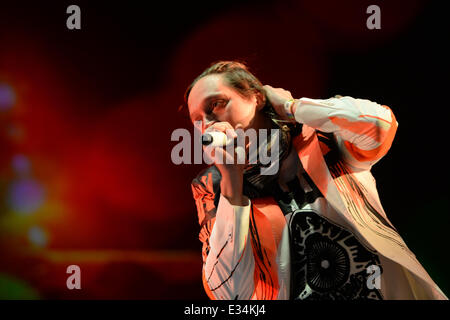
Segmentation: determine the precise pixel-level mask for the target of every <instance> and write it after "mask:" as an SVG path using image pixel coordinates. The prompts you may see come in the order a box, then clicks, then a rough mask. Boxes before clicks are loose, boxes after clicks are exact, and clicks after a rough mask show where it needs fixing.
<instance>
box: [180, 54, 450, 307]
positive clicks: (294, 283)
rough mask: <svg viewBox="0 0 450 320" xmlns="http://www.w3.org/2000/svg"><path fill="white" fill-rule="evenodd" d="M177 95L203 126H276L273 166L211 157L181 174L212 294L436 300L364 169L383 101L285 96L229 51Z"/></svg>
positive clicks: (381, 151)
mask: <svg viewBox="0 0 450 320" xmlns="http://www.w3.org/2000/svg"><path fill="white" fill-rule="evenodd" d="M185 103H186V104H187V107H188V110H189V113H190V117H191V120H192V122H195V121H201V122H202V128H201V130H202V132H207V131H211V130H215V131H222V132H228V135H229V136H230V137H235V133H234V132H233V130H236V129H243V130H244V131H245V130H248V129H254V130H260V129H266V130H267V129H273V128H277V129H279V132H280V134H279V135H278V137H279V148H278V150H277V152H278V159H279V162H280V163H279V170H277V172H276V173H275V174H271V175H261V174H260V170H259V166H260V165H261V164H259V163H256V164H249V163H238V162H235V163H229V162H220V163H219V162H216V163H215V164H214V165H211V166H210V167H208V168H207V169H206V170H204V171H203V172H201V173H200V174H199V175H198V176H197V177H196V178H195V179H194V180H193V182H192V191H193V195H194V199H195V202H196V206H197V211H198V219H199V224H200V234H199V238H200V241H201V242H202V243H203V248H202V257H203V270H202V278H203V285H204V288H205V291H206V293H207V294H208V296H209V297H210V298H211V299H244V300H245V299H283V300H286V299H301V300H351V299H378V300H381V299H443V300H446V299H447V297H446V296H445V294H444V293H443V292H442V291H441V290H440V289H439V287H438V286H437V285H436V284H435V283H434V281H433V280H432V279H431V278H430V276H429V275H428V273H427V272H426V270H424V268H423V267H422V265H421V264H420V262H419V261H417V259H416V257H415V255H414V254H413V253H412V252H411V251H410V250H409V248H408V247H407V245H406V244H405V242H404V241H403V239H402V238H401V236H400V235H399V234H398V232H397V230H396V228H395V227H394V226H393V225H392V223H391V222H390V221H389V219H388V217H387V216H386V213H385V212H384V210H383V207H382V205H381V203H380V200H379V197H378V192H377V189H376V185H375V179H374V177H373V176H372V174H371V172H370V170H371V167H372V166H373V165H374V164H375V163H376V162H378V161H379V160H380V159H381V158H382V157H383V156H384V155H385V154H386V153H387V152H388V150H389V148H390V147H391V144H392V142H393V139H394V136H395V133H396V130H397V126H398V123H397V121H396V118H395V116H394V114H393V112H392V110H391V109H390V108H389V107H387V106H384V105H380V104H377V103H375V102H371V101H368V100H363V99H355V98H352V97H340V96H336V97H334V98H330V99H324V100H322V99H308V98H301V99H294V98H293V97H292V95H291V94H290V92H289V91H286V90H284V89H280V88H277V89H276V88H273V87H271V86H268V85H265V86H263V85H262V84H261V82H260V81H259V80H258V79H257V78H256V77H255V76H254V75H253V74H252V73H250V72H249V70H248V68H247V67H246V66H245V64H243V63H240V62H235V61H221V62H217V63H215V64H213V65H212V66H211V67H209V68H208V69H206V70H205V71H204V72H203V73H202V74H200V75H199V76H198V77H197V78H196V79H195V80H194V81H193V83H192V84H191V85H190V86H189V87H188V89H187V91H186V93H185ZM227 129H228V130H227ZM267 139H268V140H269V141H268V143H265V144H264V143H262V144H261V143H259V145H260V146H262V147H264V148H270V146H271V145H273V143H272V141H271V139H272V136H270V135H269V136H268V137H267ZM232 152H233V150H227V149H226V148H221V147H217V148H216V149H215V156H219V157H225V158H233V159H234V158H235V157H236V155H235V154H232Z"/></svg>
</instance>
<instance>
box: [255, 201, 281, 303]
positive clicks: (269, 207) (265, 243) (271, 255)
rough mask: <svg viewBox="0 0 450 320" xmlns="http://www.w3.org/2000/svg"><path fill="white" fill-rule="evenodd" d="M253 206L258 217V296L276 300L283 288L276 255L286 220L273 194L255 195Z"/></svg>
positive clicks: (262, 298)
mask: <svg viewBox="0 0 450 320" xmlns="http://www.w3.org/2000/svg"><path fill="white" fill-rule="evenodd" d="M252 207H253V218H254V221H252V222H253V223H254V225H253V226H252V227H253V228H254V231H255V234H252V249H253V257H254V259H255V271H254V275H253V277H254V285H255V291H256V298H257V299H258V300H275V299H277V297H278V292H279V289H280V285H279V282H278V266H277V264H276V256H277V251H278V245H279V243H280V241H281V236H282V232H283V229H284V226H285V224H286V220H285V219H284V215H283V213H282V212H281V209H280V208H279V207H278V205H277V204H276V202H275V200H273V199H272V198H262V199H253V200H252ZM253 223H252V224H253Z"/></svg>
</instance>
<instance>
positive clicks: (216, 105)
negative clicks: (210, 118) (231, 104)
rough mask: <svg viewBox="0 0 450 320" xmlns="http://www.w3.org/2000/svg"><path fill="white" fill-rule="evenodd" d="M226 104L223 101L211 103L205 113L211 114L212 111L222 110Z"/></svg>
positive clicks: (225, 101)
mask: <svg viewBox="0 0 450 320" xmlns="http://www.w3.org/2000/svg"><path fill="white" fill-rule="evenodd" d="M226 104H227V100H224V99H218V100H214V101H213V102H211V103H210V104H209V106H208V110H207V112H206V113H208V114H211V113H212V112H213V111H214V109H216V108H223V107H225V106H226Z"/></svg>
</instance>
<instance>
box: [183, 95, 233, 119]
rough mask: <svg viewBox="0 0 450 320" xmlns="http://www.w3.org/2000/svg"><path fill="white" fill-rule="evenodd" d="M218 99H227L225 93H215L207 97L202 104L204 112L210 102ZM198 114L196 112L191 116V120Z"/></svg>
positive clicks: (201, 107)
mask: <svg viewBox="0 0 450 320" xmlns="http://www.w3.org/2000/svg"><path fill="white" fill-rule="evenodd" d="M216 98H226V95H224V94H223V93H213V94H210V95H209V96H207V97H206V98H204V99H203V101H202V102H201V103H200V108H199V109H202V110H204V109H205V106H206V105H207V104H208V102H210V101H211V100H214V99H216ZM196 114H197V112H194V113H192V114H191V115H190V117H191V119H192V118H193V117H192V116H195V115H196Z"/></svg>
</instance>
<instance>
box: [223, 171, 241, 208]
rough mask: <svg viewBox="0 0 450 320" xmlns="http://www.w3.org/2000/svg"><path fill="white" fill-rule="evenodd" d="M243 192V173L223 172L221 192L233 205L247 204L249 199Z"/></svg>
mask: <svg viewBox="0 0 450 320" xmlns="http://www.w3.org/2000/svg"><path fill="white" fill-rule="evenodd" d="M242 192H243V174H242V173H241V174H239V173H237V174H227V173H226V174H222V180H221V181H220V193H221V194H222V196H224V197H225V198H226V199H227V200H228V201H229V202H230V204H232V205H237V206H245V205H247V201H246V200H247V199H246V198H245V196H244V195H243V194H242Z"/></svg>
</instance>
